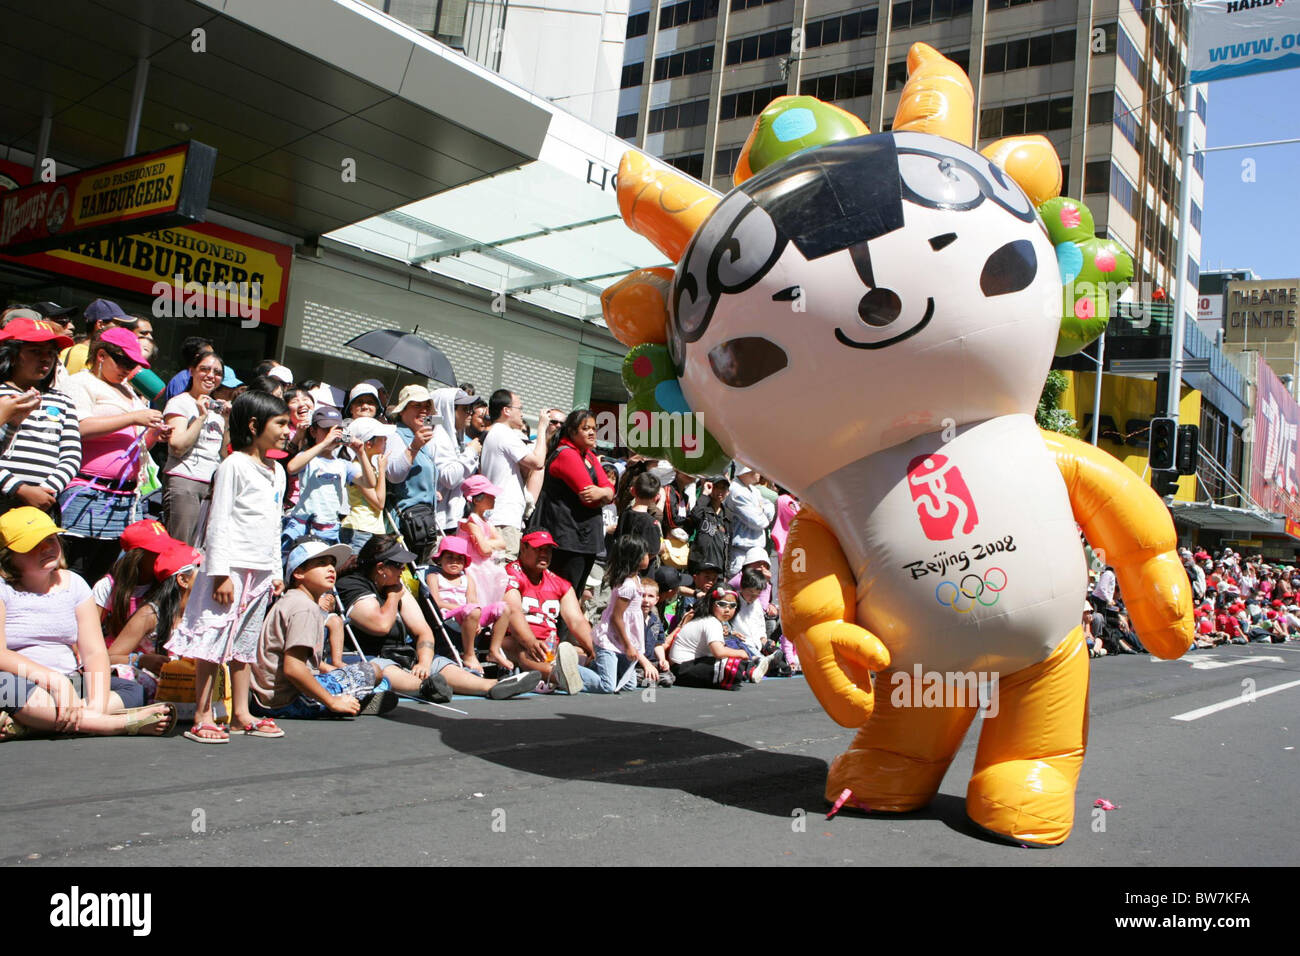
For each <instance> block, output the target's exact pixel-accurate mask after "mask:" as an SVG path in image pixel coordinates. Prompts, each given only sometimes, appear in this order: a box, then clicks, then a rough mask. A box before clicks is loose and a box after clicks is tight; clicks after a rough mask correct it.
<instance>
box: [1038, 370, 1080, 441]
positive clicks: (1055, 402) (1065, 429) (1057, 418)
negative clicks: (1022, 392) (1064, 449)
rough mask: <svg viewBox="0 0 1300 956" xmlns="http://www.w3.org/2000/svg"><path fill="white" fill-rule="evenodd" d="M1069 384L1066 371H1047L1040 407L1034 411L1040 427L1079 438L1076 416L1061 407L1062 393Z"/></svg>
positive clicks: (1039, 401) (1039, 400)
mask: <svg viewBox="0 0 1300 956" xmlns="http://www.w3.org/2000/svg"><path fill="white" fill-rule="evenodd" d="M1068 386H1069V380H1068V379H1066V377H1065V373H1064V372H1062V371H1060V370H1059V369H1052V370H1051V371H1050V372H1048V373H1047V381H1046V382H1044V383H1043V392H1042V394H1041V395H1039V397H1038V409H1037V411H1035V412H1034V421H1036V422H1037V423H1038V427H1039V428H1045V429H1047V430H1048V431H1051V432H1060V433H1061V434H1062V435H1068V436H1069V437H1070V438H1078V437H1079V429H1078V427H1077V426H1078V423H1077V422H1076V421H1075V420H1074V416H1073V415H1071V414H1070V413H1069V412H1068V411H1066V410H1065V409H1064V408H1061V407H1060V401H1061V395H1062V394H1063V393H1064V392H1065V390H1066V388H1067V387H1068Z"/></svg>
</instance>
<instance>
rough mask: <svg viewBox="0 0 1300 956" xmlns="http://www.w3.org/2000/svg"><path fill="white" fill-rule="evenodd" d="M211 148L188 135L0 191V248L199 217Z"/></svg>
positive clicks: (36, 246) (41, 245) (13, 249)
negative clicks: (152, 148)
mask: <svg viewBox="0 0 1300 956" xmlns="http://www.w3.org/2000/svg"><path fill="white" fill-rule="evenodd" d="M216 162H217V151H216V150H215V149H213V148H212V147H211V146H205V145H204V144H203V143H199V142H195V141H193V140H191V141H190V142H188V143H181V144H179V145H177V146H171V147H169V148H167V149H160V150H155V151H154V152H151V153H140V154H138V155H136V156H130V157H128V158H126V159H119V160H116V161H114V162H111V163H105V164H104V165H102V166H92V167H90V168H89V169H83V170H81V171H80V172H76V173H71V174H69V175H66V176H62V177H59V178H56V179H53V180H51V181H49V182H45V181H41V182H36V183H32V184H31V185H30V186H20V187H19V188H18V189H11V190H9V191H8V192H5V193H3V194H0V252H5V253H7V254H9V255H14V256H20V255H25V254H27V253H30V252H43V251H45V250H46V249H57V248H59V247H60V246H67V245H69V244H71V243H72V242H75V241H77V240H85V239H91V238H95V237H99V236H116V235H123V234H130V233H133V232H140V231H142V230H145V229H160V228H163V227H165V226H176V225H181V224H183V223H188V222H202V221H203V217H204V216H205V215H206V214H207V211H208V191H209V190H210V189H211V187H212V173H213V170H214V168H215V167H216Z"/></svg>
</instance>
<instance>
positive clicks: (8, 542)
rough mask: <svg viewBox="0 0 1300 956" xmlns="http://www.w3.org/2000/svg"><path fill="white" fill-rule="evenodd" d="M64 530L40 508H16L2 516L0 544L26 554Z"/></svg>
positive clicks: (0, 519)
mask: <svg viewBox="0 0 1300 956" xmlns="http://www.w3.org/2000/svg"><path fill="white" fill-rule="evenodd" d="M62 531H63V529H62V528H60V527H59V526H58V525H56V524H55V523H54V521H53V519H51V518H50V516H49V515H47V514H46V513H45V512H44V511H42V510H41V509H40V508H32V507H30V506H28V507H23V508H14V509H12V510H10V511H6V512H5V513H4V514H3V515H0V544H3V545H4V547H6V548H8V549H9V550H10V551H17V552H19V553H20V554H26V553H27V552H28V551H30V550H32V548H34V547H36V546H37V545H38V544H40V543H41V542H42V541H44V540H45V539H46V538H48V537H49V536H50V535H52V534H59V533H60V532H62Z"/></svg>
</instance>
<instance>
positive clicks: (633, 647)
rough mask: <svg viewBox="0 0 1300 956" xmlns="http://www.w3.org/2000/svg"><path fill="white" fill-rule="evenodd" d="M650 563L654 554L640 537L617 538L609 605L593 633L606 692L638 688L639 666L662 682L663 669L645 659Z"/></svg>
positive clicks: (610, 573) (609, 570)
mask: <svg viewBox="0 0 1300 956" xmlns="http://www.w3.org/2000/svg"><path fill="white" fill-rule="evenodd" d="M649 564H650V553H649V552H648V551H647V550H646V547H645V542H643V541H642V540H641V539H640V538H638V537H636V536H634V535H627V536H625V537H622V538H616V539H615V541H614V550H613V551H612V552H611V553H610V555H609V567H608V568H607V569H606V571H605V585H606V586H607V587H609V588H610V590H611V594H610V598H609V604H608V605H606V607H605V612H604V614H602V615H601V618H600V623H599V624H597V625H596V627H594V628H592V632H591V635H592V641H593V643H594V644H595V645H596V660H595V662H594V664H593V669H594V670H595V671H596V673H597V674H599V675H600V690H601V692H602V693H606V694H615V693H618V692H619V691H620V690H623V689H624V688H630V689H635V688H636V669H637V667H638V666H640V667H641V669H642V670H643V671H644V672H645V675H646V677H647V678H648V679H649V680H650V681H651V682H653V683H658V681H659V668H657V667H655V666H654V665H653V664H651V663H650V661H649V660H647V659H646V656H645V610H644V608H643V606H642V591H641V572H642V571H644V570H645V569H646V567H647V566H649Z"/></svg>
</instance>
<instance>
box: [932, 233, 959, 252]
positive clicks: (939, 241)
mask: <svg viewBox="0 0 1300 956" xmlns="http://www.w3.org/2000/svg"><path fill="white" fill-rule="evenodd" d="M956 241H957V233H955V232H945V233H944V234H943V235H942V236H933V237H932V238H931V239H930V248H931V249H933V250H934V251H935V252H938V251H939V250H940V249H943V248H944V247H946V246H949V245H951V244H952V243H954V242H956Z"/></svg>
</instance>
